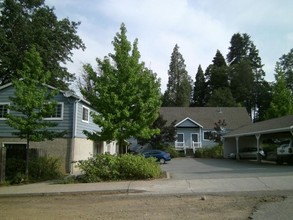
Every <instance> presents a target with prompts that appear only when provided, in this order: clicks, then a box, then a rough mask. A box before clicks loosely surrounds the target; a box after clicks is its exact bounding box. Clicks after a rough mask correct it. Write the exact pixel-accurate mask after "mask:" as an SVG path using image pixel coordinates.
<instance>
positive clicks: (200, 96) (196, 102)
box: [192, 65, 207, 107]
mask: <svg viewBox="0 0 293 220" xmlns="http://www.w3.org/2000/svg"><path fill="white" fill-rule="evenodd" d="M206 95H207V88H206V82H205V77H204V73H203V70H202V68H201V65H199V66H198V69H197V73H196V75H195V82H194V88H193V98H192V99H193V103H192V106H196V107H203V106H205V102H206V100H205V99H206Z"/></svg>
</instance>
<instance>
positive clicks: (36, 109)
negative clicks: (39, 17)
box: [6, 47, 66, 178]
mask: <svg viewBox="0 0 293 220" xmlns="http://www.w3.org/2000/svg"><path fill="white" fill-rule="evenodd" d="M23 60H24V63H23V67H22V68H21V69H20V70H18V71H17V73H18V76H20V77H21V79H20V80H19V79H13V80H12V83H13V86H14V89H15V94H14V96H13V97H10V100H11V105H10V106H9V109H10V113H9V114H7V121H6V122H7V124H8V125H9V126H11V127H12V128H14V129H16V130H17V132H15V135H17V136H18V137H20V138H21V139H26V142H27V144H26V170H25V174H26V177H27V178H28V172H29V170H28V162H29V149H30V142H32V141H35V142H39V141H44V140H53V139H54V138H57V137H62V136H64V135H65V133H66V131H63V132H56V131H54V130H53V129H51V130H50V128H53V127H55V126H56V125H57V124H56V123H53V122H50V121H49V120H44V118H45V117H50V115H52V114H53V113H54V112H55V107H56V101H54V99H53V98H54V96H55V95H56V94H57V90H54V89H51V88H49V87H48V86H46V85H45V84H46V83H47V81H48V79H49V77H50V73H49V72H48V71H44V67H43V64H42V60H41V57H40V55H39V53H38V52H37V50H36V48H35V47H32V48H31V49H30V50H29V51H26V52H25V53H24V59H23Z"/></svg>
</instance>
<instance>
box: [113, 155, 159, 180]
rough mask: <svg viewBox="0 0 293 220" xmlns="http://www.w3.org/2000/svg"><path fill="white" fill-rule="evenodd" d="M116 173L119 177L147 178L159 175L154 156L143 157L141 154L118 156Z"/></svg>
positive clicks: (127, 178) (123, 178)
mask: <svg viewBox="0 0 293 220" xmlns="http://www.w3.org/2000/svg"><path fill="white" fill-rule="evenodd" d="M117 161H118V164H119V166H118V173H119V174H120V179H122V180H129V179H149V178H156V177H159V176H160V173H161V170H160V166H159V165H158V163H157V162H156V159H155V158H144V157H143V156H141V155H131V154H123V155H120V156H118V158H117Z"/></svg>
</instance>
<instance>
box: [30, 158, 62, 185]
mask: <svg viewBox="0 0 293 220" xmlns="http://www.w3.org/2000/svg"><path fill="white" fill-rule="evenodd" d="M60 168H61V162H60V159H59V158H55V157H39V158H36V159H33V160H30V161H29V178H30V179H31V180H37V181H39V180H50V179H57V178H60V177H61V176H62V172H61V171H60Z"/></svg>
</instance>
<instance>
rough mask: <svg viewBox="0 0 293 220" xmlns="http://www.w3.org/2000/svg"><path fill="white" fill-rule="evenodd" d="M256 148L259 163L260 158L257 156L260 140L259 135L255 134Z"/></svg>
mask: <svg viewBox="0 0 293 220" xmlns="http://www.w3.org/2000/svg"><path fill="white" fill-rule="evenodd" d="M255 137H256V148H257V162H259V163H260V162H261V156H260V155H259V139H260V134H256V135H255Z"/></svg>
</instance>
